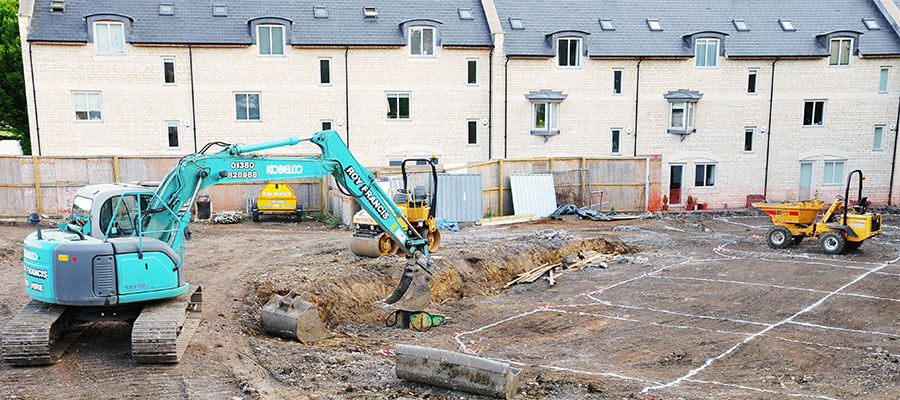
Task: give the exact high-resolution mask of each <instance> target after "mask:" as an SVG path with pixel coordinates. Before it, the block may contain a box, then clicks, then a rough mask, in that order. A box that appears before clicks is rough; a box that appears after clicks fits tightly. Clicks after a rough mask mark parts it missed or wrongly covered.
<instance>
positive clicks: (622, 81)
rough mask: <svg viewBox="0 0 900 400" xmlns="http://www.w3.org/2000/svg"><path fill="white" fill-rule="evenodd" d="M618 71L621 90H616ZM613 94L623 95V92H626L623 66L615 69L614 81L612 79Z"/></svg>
mask: <svg viewBox="0 0 900 400" xmlns="http://www.w3.org/2000/svg"><path fill="white" fill-rule="evenodd" d="M616 72H618V73H619V91H618V92H616ZM612 84H613V85H612V89H613V90H612V94H613V96H621V95H622V93H624V92H625V70H624V69H622V68H615V69H613V81H612Z"/></svg>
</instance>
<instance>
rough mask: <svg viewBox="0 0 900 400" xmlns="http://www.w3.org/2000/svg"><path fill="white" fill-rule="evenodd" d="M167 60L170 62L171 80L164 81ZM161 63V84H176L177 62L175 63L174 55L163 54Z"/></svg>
mask: <svg viewBox="0 0 900 400" xmlns="http://www.w3.org/2000/svg"><path fill="white" fill-rule="evenodd" d="M169 61H171V62H172V82H166V64H168V62H169ZM162 64H163V85H167V86H176V85H177V84H178V69H177V67H176V65H177V64H175V57H174V56H163V57H162Z"/></svg>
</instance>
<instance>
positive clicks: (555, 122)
mask: <svg viewBox="0 0 900 400" xmlns="http://www.w3.org/2000/svg"><path fill="white" fill-rule="evenodd" d="M539 106H544V126H538V124H537V114H538V112H537V110H538V107H539ZM531 130H532V131H547V132H554V131H558V130H559V103H555V102H549V101H544V102H539V103H532V104H531Z"/></svg>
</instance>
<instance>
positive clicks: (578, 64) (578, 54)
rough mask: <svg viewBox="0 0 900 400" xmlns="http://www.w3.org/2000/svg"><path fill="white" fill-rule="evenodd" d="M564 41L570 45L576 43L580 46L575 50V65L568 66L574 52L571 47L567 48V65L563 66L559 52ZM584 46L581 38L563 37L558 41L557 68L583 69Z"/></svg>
mask: <svg viewBox="0 0 900 400" xmlns="http://www.w3.org/2000/svg"><path fill="white" fill-rule="evenodd" d="M563 40H566V41H567V43H570V42H569V41H575V43H577V44H578V45H577V47H576V48H575V65H569V64H568V63H569V58H570V57H571V56H570V54H571V51H572V46H571V45H568V46H566V59H565V61H566V65H562V62H563V59H562V58H560V56H559V50H560V49H561V48H562V47H561V46H560V44H561V43H560V42H562V41H563ZM583 45H584V43H583V40H581V38H579V37H561V38H559V39H556V66H557V67H558V68H581V53H582V52H583V51H584V47H582V46H583Z"/></svg>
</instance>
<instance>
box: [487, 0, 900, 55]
mask: <svg viewBox="0 0 900 400" xmlns="http://www.w3.org/2000/svg"><path fill="white" fill-rule="evenodd" d="M878 1H879V0H816V1H811V0H689V1H684V0H640V1H638V0H602V1H601V0H567V1H565V2H549V1H546V0H494V3H495V4H496V7H497V12H498V14H499V17H500V23H501V24H502V26H503V30H504V32H506V35H505V43H504V46H505V47H504V49H505V52H506V54H508V55H513V56H516V55H519V56H548V57H552V56H554V54H553V49H552V47H551V43H549V40H547V36H546V35H547V34H549V33H552V32H557V31H562V30H566V31H586V32H590V33H591V34H590V35H587V36H586V38H585V48H586V49H587V52H588V55H589V56H594V57H639V56H643V57H654V56H657V57H692V56H693V51H692V50H691V49H690V47H689V46H688V42H687V41H685V40H683V37H682V36H683V35H685V34H687V33H692V32H698V31H720V32H724V33H727V34H728V36H726V37H725V39H724V41H723V45H724V49H725V54H726V55H728V56H730V57H774V56H788V57H789V56H794V57H806V56H820V57H824V56H827V55H828V49H827V48H825V47H823V46H822V45H821V44H820V43H819V42H818V41H817V40H816V35H819V34H821V33H824V32H832V31H838V30H853V31H861V32H863V34H862V35H860V36H859V43H858V45H859V51H860V53H862V54H863V55H864V56H865V55H897V54H900V36H898V35H897V33H896V32H895V31H894V30H893V29H892V28H891V25H890V23H889V22H888V20H887V19H886V17H885V15H884V14H883V13H882V12H881V11H880V10H879V8H878V6H877V5H876V3H877V2H878ZM895 1H898V2H900V0H895ZM510 18H521V19H522V20H523V23H524V25H525V29H524V30H516V29H511V27H510V22H509V20H510ZM601 18H602V19H612V21H613V25H614V26H615V30H614V31H603V30H602V29H600V22H599V20H600V19H601ZM863 18H873V19H875V21H877V22H878V25H879V26H880V27H881V29H880V30H871V31H870V30H867V29H866V26H865V25H864V24H863V22H862V19H863ZM647 19H659V21H660V24H661V25H662V28H663V30H662V31H657V32H652V31H650V29H649V28H648V26H647ZM734 19H743V20H746V23H747V25H748V27H749V28H750V30H749V31H741V32H739V31H738V30H737V29H736V28H735V26H734V23H733V22H732V21H733V20H734ZM779 19H790V20H792V22H793V24H794V27H795V28H796V31H793V32H785V31H783V30H782V29H781V25H780V24H779V22H778V20H779Z"/></svg>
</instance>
